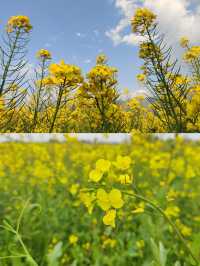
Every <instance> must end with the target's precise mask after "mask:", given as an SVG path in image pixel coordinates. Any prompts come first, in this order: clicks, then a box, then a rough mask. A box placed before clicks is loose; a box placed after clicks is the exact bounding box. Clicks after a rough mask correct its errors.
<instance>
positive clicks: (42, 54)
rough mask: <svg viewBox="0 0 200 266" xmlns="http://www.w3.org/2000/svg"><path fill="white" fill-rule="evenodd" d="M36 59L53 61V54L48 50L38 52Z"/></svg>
mask: <svg viewBox="0 0 200 266" xmlns="http://www.w3.org/2000/svg"><path fill="white" fill-rule="evenodd" d="M36 57H37V58H39V59H46V60H47V59H51V53H50V52H49V51H48V50H46V49H41V50H39V51H38V52H37V54H36Z"/></svg>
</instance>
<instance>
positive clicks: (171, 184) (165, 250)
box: [0, 134, 200, 266]
mask: <svg viewBox="0 0 200 266" xmlns="http://www.w3.org/2000/svg"><path fill="white" fill-rule="evenodd" d="M0 154H1V156H0V265H1V266H21V265H24V266H28V265H30V266H31V265H33V266H37V265H40V266H58V265H64V266H68V265H71V266H76V265H77V266H79V265H80V266H87V265H88V266H91V265H94V266H112V265H116V266H122V265H128V266H129V265H130V266H131V265H133V266H172V265H174V266H190V265H199V261H200V231H199V228H200V212H199V210H200V164H199V162H200V141H192V140H185V139H183V138H182V137H181V136H179V135H178V136H176V137H175V138H174V139H171V140H162V139H158V138H156V137H155V136H150V135H137V134H135V135H133V136H132V138H131V141H130V142H127V143H119V144H103V143H102V144H100V143H83V142H79V141H77V140H76V139H71V138H67V141H66V142H64V143H58V142H49V143H40V144H38V143H22V142H18V143H17V142H6V143H0Z"/></svg>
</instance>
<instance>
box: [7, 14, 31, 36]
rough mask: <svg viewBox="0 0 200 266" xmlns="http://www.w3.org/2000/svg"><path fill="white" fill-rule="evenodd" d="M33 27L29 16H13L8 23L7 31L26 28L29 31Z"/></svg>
mask: <svg viewBox="0 0 200 266" xmlns="http://www.w3.org/2000/svg"><path fill="white" fill-rule="evenodd" d="M31 29H32V25H31V24H30V19H29V17H27V16H12V17H11V18H10V19H9V20H8V23H7V32H8V33H11V32H13V31H14V30H24V31H25V32H27V33H28V32H29V31H30V30H31Z"/></svg>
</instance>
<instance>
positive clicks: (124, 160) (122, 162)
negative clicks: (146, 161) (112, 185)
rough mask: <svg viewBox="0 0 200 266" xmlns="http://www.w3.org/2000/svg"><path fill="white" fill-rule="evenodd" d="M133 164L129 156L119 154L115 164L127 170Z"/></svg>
mask: <svg viewBox="0 0 200 266" xmlns="http://www.w3.org/2000/svg"><path fill="white" fill-rule="evenodd" d="M130 165H131V158H130V157H129V156H120V155H119V156H117V160H116V162H115V166H116V167H117V168H118V169H120V170H126V169H128V168H129V167H130Z"/></svg>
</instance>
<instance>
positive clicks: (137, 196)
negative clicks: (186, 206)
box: [123, 191, 200, 266]
mask: <svg viewBox="0 0 200 266" xmlns="http://www.w3.org/2000/svg"><path fill="white" fill-rule="evenodd" d="M123 193H124V194H125V195H127V196H130V197H133V198H137V199H140V200H142V201H144V202H146V203H148V204H149V205H151V206H152V207H153V208H155V209H156V210H157V211H158V212H159V213H160V214H161V215H162V216H163V217H164V218H165V220H166V221H167V222H168V223H169V224H170V225H171V227H172V228H173V230H174V232H175V233H176V235H177V236H178V238H179V239H180V241H181V242H182V244H183V246H184V247H185V249H186V250H187V251H188V252H189V254H190V256H191V257H192V258H193V260H194V262H195V263H196V265H197V266H199V265H200V264H199V260H198V259H197V258H196V257H195V255H194V254H193V252H192V251H191V249H190V248H189V246H188V245H187V242H186V241H185V239H184V237H183V236H182V234H181V233H180V231H179V229H178V228H177V226H176V225H175V224H174V223H173V222H172V221H171V219H170V218H169V217H168V216H167V215H166V214H165V212H164V211H163V210H162V208H161V207H159V206H157V205H156V204H155V203H153V202H152V201H151V200H149V199H147V198H145V197H143V196H141V195H138V194H131V193H128V192H126V191H123Z"/></svg>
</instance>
